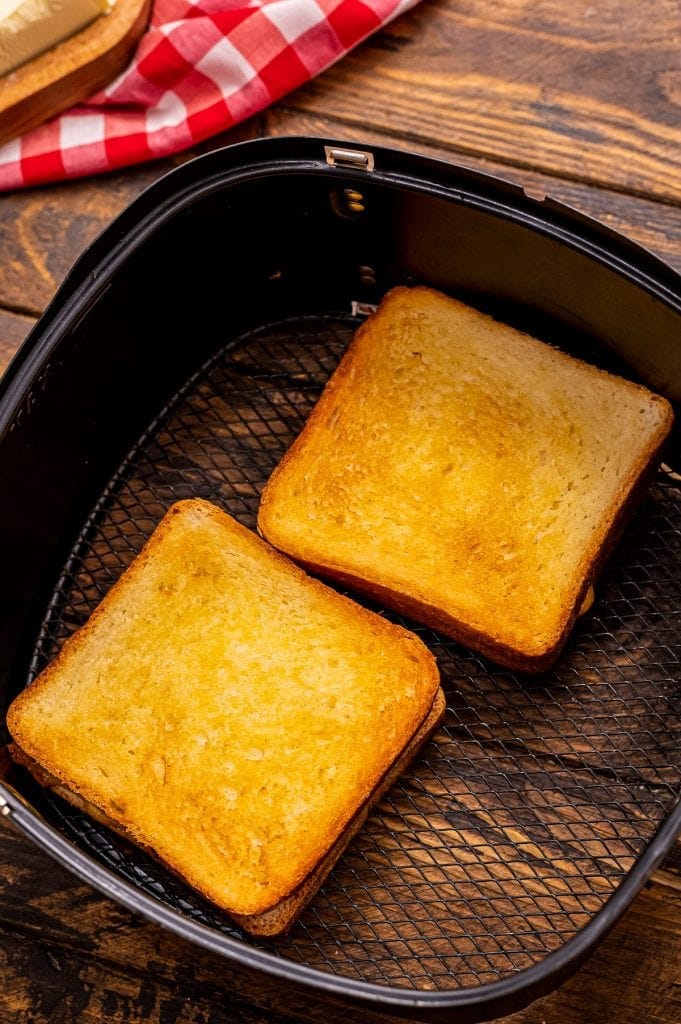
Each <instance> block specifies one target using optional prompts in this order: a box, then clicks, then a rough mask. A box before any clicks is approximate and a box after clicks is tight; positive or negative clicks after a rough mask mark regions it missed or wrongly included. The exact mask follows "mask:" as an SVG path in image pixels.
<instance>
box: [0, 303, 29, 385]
mask: <svg viewBox="0 0 681 1024" xmlns="http://www.w3.org/2000/svg"><path fill="white" fill-rule="evenodd" d="M34 323H35V321H34V320H33V318H32V317H28V316H20V315H19V314H18V313H8V312H6V311H5V310H3V309H0V376H2V374H3V373H4V371H5V369H6V368H7V364H8V363H9V361H10V359H11V358H12V356H13V355H14V353H15V352H16V350H17V349H18V348H19V346H20V345H21V343H22V342H23V340H24V338H25V337H26V335H27V334H28V332H29V331H30V329H31V327H32V326H33V324H34Z"/></svg>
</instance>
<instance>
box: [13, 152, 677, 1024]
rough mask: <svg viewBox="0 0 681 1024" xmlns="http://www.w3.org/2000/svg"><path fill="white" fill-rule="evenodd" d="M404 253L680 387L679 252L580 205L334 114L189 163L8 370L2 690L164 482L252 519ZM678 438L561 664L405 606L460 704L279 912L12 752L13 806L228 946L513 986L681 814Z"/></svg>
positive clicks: (57, 639) (151, 515)
mask: <svg viewBox="0 0 681 1024" xmlns="http://www.w3.org/2000/svg"><path fill="white" fill-rule="evenodd" d="M372 164H373V166H372ZM414 281H418V282H421V281H423V282H426V283H429V284H432V285H435V286H437V287H440V288H443V289H445V290H447V291H449V292H451V293H454V294H458V295H461V296H463V297H464V298H466V299H467V300H468V301H471V302H472V303H473V304H475V305H477V306H479V307H480V308H483V309H485V310H489V311H491V312H493V313H495V314H496V315H497V316H499V317H501V318H502V319H505V320H507V321H509V322H512V323H514V324H516V325H518V326H520V327H522V328H524V329H528V330H530V331H531V332H532V333H534V334H536V335H537V336H539V337H543V338H544V339H545V340H547V341H550V342H551V343H553V344H558V345H560V346H562V347H564V348H566V349H567V350H568V351H571V352H574V353H576V354H578V355H580V356H582V357H583V358H587V359H589V360H591V361H593V362H595V363H597V364H598V365H603V366H605V367H608V368H612V369H615V370H616V371H617V372H620V373H623V374H624V375H627V376H631V377H633V378H638V379H643V380H644V381H646V382H648V383H649V384H650V385H651V386H653V387H655V388H657V389H658V390H661V391H663V392H665V393H666V394H667V395H668V396H669V397H670V398H671V399H672V400H674V401H675V402H678V399H679V398H680V397H681V280H680V279H679V278H678V277H677V275H675V274H674V273H673V272H672V271H671V270H670V269H669V268H667V267H665V266H664V265H663V264H661V263H659V261H657V260H656V259H654V258H653V257H652V256H650V254H647V253H645V252H644V251H642V250H640V249H638V248H637V247H635V246H633V245H632V244H631V243H629V242H627V241H626V240H624V239H621V238H619V237H618V236H616V235H613V234H612V233H611V232H609V231H607V230H606V229H604V228H602V227H600V226H599V225H596V224H594V223H593V222H591V221H588V220H585V219H584V218H582V217H580V216H579V215H577V214H576V213H574V212H572V211H569V210H566V209H564V208H562V207H560V206H558V205H557V204H554V203H551V202H550V201H546V202H544V203H538V202H537V201H535V200H532V199H528V198H527V197H526V196H525V195H524V194H523V193H522V191H521V190H519V189H516V188H514V187H512V186H509V185H507V184H505V183H503V182H499V181H497V180H495V179H491V178H487V177H485V176H481V175H477V174H474V173H472V172H470V171H465V170H463V169H460V168H453V167H449V166H446V165H442V164H438V163H435V162H432V161H427V160H424V159H421V158H417V157H410V156H406V155H404V154H397V153H392V152H390V151H383V150H380V151H372V152H371V153H366V152H364V151H351V152H347V151H346V150H345V149H344V148H343V147H340V146H335V145H334V144H333V143H330V142H327V143H324V142H322V141H320V140H268V141H265V142H260V143H249V144H246V145H245V146H239V147H233V148H231V149H229V150H224V151H222V152H220V153H216V154H211V155H210V156H208V157H204V158H201V159H200V160H198V161H194V162H193V163H191V164H189V165H186V166H184V167H182V168H180V169H179V170H178V171H176V172H173V174H171V175H169V176H168V177H166V178H165V179H163V180H162V181H161V182H159V183H158V184H157V185H155V186H153V187H152V188H151V189H150V190H149V191H148V192H147V193H145V194H144V195H143V196H142V197H140V198H139V199H138V200H137V201H136V202H135V203H134V204H133V205H132V206H131V207H130V208H129V209H128V210H127V211H126V212H125V213H124V214H123V215H122V216H121V217H120V218H119V219H118V220H117V221H116V222H114V224H113V225H112V226H111V227H110V228H109V229H108V230H107V231H106V232H105V233H104V235H103V236H102V237H101V238H100V239H99V240H98V241H97V243H95V245H94V246H93V247H92V248H91V250H89V251H88V253H87V254H86V255H85V256H84V257H83V258H82V259H81V261H79V263H78V264H77V265H76V267H75V268H74V270H73V272H72V274H71V276H70V277H69V279H68V280H67V282H66V283H65V285H64V286H63V288H62V289H61V291H60V293H59V294H58V296H57V297H56V299H55V300H54V302H53V304H52V305H51V306H50V308H49V309H48V311H47V312H46V314H45V315H44V317H43V318H42V319H41V321H40V323H39V324H38V325H37V327H36V328H35V330H34V331H33V333H32V335H31V337H30V339H29V341H28V342H27V343H26V345H25V346H24V349H23V350H22V353H21V354H20V356H19V358H18V359H17V360H16V361H15V362H14V364H13V365H12V367H11V368H10V370H9V371H8V373H7V375H6V379H5V381H4V382H3V385H2V388H3V390H2V392H1V393H0V479H1V480H2V481H3V487H4V489H5V493H7V494H11V500H6V501H5V502H3V503H2V505H3V507H2V508H1V509H0V545H2V548H3V551H2V557H3V564H4V565H5V566H6V567H7V572H6V573H5V575H4V578H3V580H2V583H0V610H1V612H2V615H1V616H0V620H1V625H0V655H1V658H0V671H1V672H2V676H1V679H0V685H1V687H2V697H3V701H4V706H5V707H6V705H7V703H9V700H11V698H12V697H13V695H14V694H15V693H16V692H18V690H19V689H20V688H21V687H23V686H24V685H26V682H27V681H28V680H29V679H30V678H32V677H33V676H34V675H35V674H36V673H37V672H38V671H40V669H41V668H42V667H43V666H44V664H45V663H46V662H47V661H48V660H49V659H50V658H51V657H53V656H54V654H55V653H56V651H57V650H58V649H59V647H60V645H61V644H62V643H63V641H64V639H65V638H66V637H67V636H68V635H69V634H70V633H71V632H73V630H74V629H76V628H77V627H78V626H79V625H81V624H82V623H83V622H84V621H85V619H86V618H87V616H88V615H89V613H90V612H91V611H92V609H93V608H94V607H95V606H96V604H97V603H98V602H99V600H100V599H101V598H102V596H103V595H104V594H105V593H106V591H107V589H108V588H109V586H110V585H111V583H112V582H113V581H114V580H115V579H116V578H117V576H118V575H119V574H120V572H121V570H122V568H123V567H124V566H126V565H127V564H129V562H130V561H131V560H132V558H133V557H134V555H135V553H136V552H137V551H139V549H140V548H141V546H142V544H143V543H144V541H145V540H146V538H147V537H148V536H149V534H150V533H151V531H152V530H153V528H154V526H155V525H156V523H157V522H158V520H159V519H160V518H161V516H162V514H163V512H164V511H165V509H166V508H167V507H168V506H169V505H170V504H171V503H172V502H173V501H175V500H177V499H179V498H183V497H190V496H195V495H200V496H202V497H205V498H208V499H210V500H212V501H215V502H216V503H217V504H219V505H221V506H222V507H223V508H225V509H226V510H227V511H229V512H230V513H232V514H233V515H235V516H236V517H237V518H238V519H239V520H241V521H242V522H243V523H245V524H246V525H247V526H250V527H253V526H254V524H255V516H256V511H257V507H258V500H259V494H260V491H261V489H262V487H263V485H264V483H265V481H266V480H267V478H268V476H269V474H270V473H271V471H272V470H273V468H274V467H275V465H276V464H277V462H278V461H279V459H280V458H281V456H282V455H283V454H284V452H285V451H286V449H287V448H288V446H289V445H290V444H291V442H292V441H293V439H294V438H295V437H296V435H297V433H298V432H299V430H300V429H301V427H302V425H303V423H304V421H305V419H306V417H307V415H308V413H309V412H310V410H311V409H312V407H313V405H314V402H315V401H316V399H317V397H318V395H319V393H320V391H321V389H322V387H323V385H324V383H325V381H326V380H327V379H328V376H329V375H330V373H331V372H332V371H333V369H334V367H335V365H336V363H337V361H338V359H339V358H340V355H341V354H342V352H343V350H344V348H345V346H346V345H347V343H348V341H349V340H350V338H351V336H352V332H353V330H354V329H355V327H356V325H357V323H359V322H361V318H362V317H363V316H364V315H366V312H367V311H368V309H369V308H370V307H371V304H373V303H375V302H377V301H378V299H379V298H380V296H381V295H382V294H383V293H384V292H385V291H386V290H387V289H388V288H389V287H391V286H392V285H393V284H396V283H404V282H406V283H411V282H414ZM675 445H676V442H675V440H673V441H672V444H671V445H670V447H669V450H668V452H667V454H666V456H665V458H666V460H667V465H666V466H665V467H663V468H662V469H660V470H659V472H658V473H657V476H656V477H655V479H654V481H653V483H652V485H651V488H650V490H649V492H648V493H647V495H646V497H645V499H644V500H643V502H642V504H641V506H640V507H639V509H638V511H637V513H636V515H635V517H634V519H633V521H632V523H631V525H630V526H629V528H628V530H627V531H626V533H625V536H624V538H623V540H622V542H621V543H620V545H619V546H618V548H617V549H616V551H615V553H614V555H613V556H612V557H611V559H610V560H609V562H608V564H607V567H606V569H605V571H604V573H603V575H602V578H601V580H600V582H599V584H598V586H597V601H596V604H595V607H594V609H593V610H592V612H591V613H589V615H587V616H586V617H584V618H583V619H582V620H581V621H580V623H579V624H578V626H577V628H576V629H575V632H574V635H573V637H572V638H571V640H570V642H569V644H568V646H567V648H566V651H565V653H564V655H563V656H562V657H561V659H560V661H559V663H558V665H557V666H556V668H555V669H554V670H552V671H551V672H548V673H545V674H543V675H540V676H536V677H524V676H522V675H516V674H514V673H511V672H508V671H505V670H502V669H499V668H497V667H495V666H493V665H492V664H491V663H489V662H487V661H485V659H483V658H481V657H478V656H476V655H473V654H472V653H470V652H469V651H467V650H465V649H464V648H463V647H461V646H459V645H458V644H456V643H454V642H453V641H450V640H447V639H446V638H443V637H442V636H439V635H438V634H436V633H434V632H432V631H431V630H428V629H424V628H422V627H419V626H417V625H415V624H414V623H411V622H408V623H407V625H409V626H410V628H414V629H415V630H416V631H417V632H419V633H420V635H421V636H422V637H423V639H424V640H425V641H426V643H428V644H429V645H430V647H431V649H432V650H433V651H434V653H435V654H436V656H437V659H438V663H439V666H440V670H441V674H442V679H443V685H444V689H445V693H446V696H447V703H448V711H447V719H446V724H445V727H444V728H443V729H442V730H441V731H440V732H439V733H438V734H437V736H436V738H435V739H434V741H433V742H432V743H431V744H430V745H429V747H428V748H427V749H426V750H425V752H424V754H423V755H422V756H421V757H420V759H419V760H418V761H417V763H416V764H415V765H414V766H413V767H412V769H411V770H410V771H409V772H408V773H406V774H405V776H404V777H403V779H402V780H401V781H400V782H399V783H398V784H397V785H396V786H395V787H394V788H393V790H392V791H391V792H390V793H389V794H388V796H387V797H386V798H385V799H384V800H383V801H382V802H381V804H380V805H379V806H378V808H377V809H376V810H375V812H374V813H373V815H372V816H371V818H370V819H369V821H368V822H367V824H366V826H365V827H364V828H363V829H362V830H361V832H360V834H359V836H358V837H357V838H356V839H355V840H354V841H353V843H352V844H351V846H350V848H349V849H348V851H347V852H346V854H345V855H344V857H343V859H342V860H341V862H340V863H339V864H338V865H337V867H336V868H335V870H334V871H333V873H332V875H331V876H330V878H329V880H328V881H327V883H326V884H325V886H324V887H323V888H322V890H321V891H320V893H319V894H318V895H317V896H316V898H315V899H314V900H313V902H312V903H311V905H310V907H309V908H308V909H307V910H306V911H305V912H304V913H303V915H302V917H301V918H300V920H299V922H298V923H296V924H295V925H294V927H293V928H292V930H291V931H290V933H289V934H288V935H287V936H286V937H284V938H282V939H279V940H275V941H265V940H255V939H252V938H249V937H247V936H245V935H244V934H243V933H242V932H240V930H239V929H238V928H236V927H235V926H234V925H233V924H231V923H230V921H229V920H228V918H227V917H226V916H225V915H223V914H222V913H221V912H219V911H218V910H217V909H215V908H213V907H211V906H210V905H208V904H207V903H206V902H205V901H203V900H202V899H201V898H200V897H198V896H197V895H196V894H195V893H194V892H193V891H191V890H190V889H189V888H188V887H187V886H185V885H184V884H183V883H181V882H180V881H179V880H177V879H176V878H175V877H174V876H172V875H170V874H169V873H168V872H167V871H166V870H165V869H164V868H163V867H161V866H160V865H159V864H157V863H156V862H155V861H154V860H153V859H152V858H150V857H148V856H147V855H146V854H144V853H143V852H141V851H139V850H137V849H136V848H133V847H132V846H130V845H129V844H127V843H126V842H125V841H124V840H122V839H120V838H118V837H116V836H114V835H112V834H111V833H110V832H109V831H108V830H107V829H106V828H105V827H103V826H102V825H99V824H97V823H96V822H94V821H93V820H91V819H89V818H87V817H86V816H84V815H82V814H81V813H79V812H77V811H75V810H74V809H73V808H71V807H69V806H68V805H66V804H65V803H64V802H63V801H61V800H60V799H59V798H58V797H56V796H53V795H50V794H47V793H45V792H44V791H42V790H40V789H39V787H37V786H36V785H35V784H33V783H32V782H31V780H30V779H29V778H28V777H27V776H26V775H25V773H23V772H22V771H20V770H19V769H18V768H12V767H11V766H6V767H5V768H4V777H5V785H3V786H0V803H4V805H5V809H6V811H7V812H8V813H10V815H11V816H12V817H13V818H14V820H15V821H16V822H17V824H18V825H20V826H21V827H23V828H24V829H25V830H26V831H27V832H28V833H29V834H30V835H31V836H33V837H34V838H35V839H36V841H37V842H38V843H40V844H41V845H42V846H43V847H45V848H46V849H47V850H49V851H50V852H51V853H52V854H53V855H54V856H56V857H57V858H58V859H60V860H61V861H62V862H63V863H65V864H67V865H68V866H69V867H71V868H72V870H74V871H76V872H77V873H78V874H80V875H81V876H82V877H84V878H87V879H88V880H89V881H91V882H92V883H93V884H95V885H97V886H98V887H100V888H101V889H103V891H105V892H107V893H109V894H110V895H112V896H114V897H115V898H117V899H119V900H120V901H121V902H123V903H125V904H126V905H127V906H130V907H132V908H134V909H138V910H141V911H142V912H143V913H145V914H147V915H148V916H149V917H151V918H153V919H155V920H157V921H159V922H160V923H162V924H164V925H165V926H167V927H170V928H172V929H173V930H175V931H176V932H179V933H180V934H182V935H184V936H185V937H187V938H188V939H191V940H192V941H194V942H197V943H199V944H200V945H203V946H206V947H208V948H211V949H213V950H217V951H219V952H221V953H223V954H224V955H225V956H227V957H229V958H231V959H233V960H235V961H237V962H240V963H243V964H245V965H249V966H251V967H253V968H255V969H260V970H263V971H267V972H269V973H271V974H275V975H279V976H281V977H286V978H289V979H291V980H293V981H296V982H300V983H302V984H304V985H307V986H309V987H311V988H313V989H316V990H317V991H318V992H322V991H325V992H327V993H330V994H333V995H334V996H336V997H339V996H340V997H344V998H346V999H348V1000H352V1001H354V1002H359V1003H361V1004H363V1005H364V1006H366V1007H370V1006H372V1007H375V1008H378V1009H383V1010H384V1011H389V1012H391V1013H394V1014H398V1015H403V1016H406V1017H409V1018H412V1019H422V1020H452V1021H453V1020H457V1019H460V1020H464V1019H465V1020H466V1021H472V1020H483V1019H489V1018H491V1017H493V1016H498V1015H500V1014H503V1013H508V1012H511V1011H513V1010H515V1009H518V1008H520V1007H521V1006H523V1005H525V1004H526V1003H527V1002H529V1001H530V1000H531V999H533V998H536V997H537V996H538V995H540V994H542V993H543V992H545V991H547V990H548V989H549V988H551V987H553V986H554V985H556V984H558V983H559V982H560V981H561V980H562V979H563V978H564V977H566V976H567V975H568V974H569V973H570V972H571V971H572V970H573V969H574V968H575V967H576V966H577V965H578V963H579V962H580V961H581V959H583V957H584V956H585V955H586V954H587V953H588V952H589V951H590V950H591V949H592V948H593V947H594V946H595V944H596V943H597V942H598V941H599V940H600V939H601V938H602V937H603V936H604V935H605V934H606V933H607V931H608V929H609V928H610V927H611V926H612V924H613V923H614V922H615V920H616V919H617V917H618V916H619V915H620V914H621V913H622V912H623V910H624V909H625V908H626V906H627V905H628V904H629V902H630V901H631V899H633V897H634V895H635V894H636V892H637V891H638V889H639V888H640V886H641V885H642V884H643V882H644V881H645V878H646V877H647V876H648V874H649V873H650V871H651V870H652V869H653V867H654V866H655V864H656V863H657V862H658V861H659V860H660V859H661V858H662V857H663V856H664V854H665V852H666V851H667V850H668V849H669V847H670V846H671V844H672V842H673V839H674V836H675V834H676V831H677V830H678V828H679V826H680V825H681V807H680V806H679V805H678V796H679V793H680V792H681V756H680V754H679V750H681V687H680V684H679V654H680V652H681V643H680V640H681V630H680V623H679V616H680V609H681V593H680V590H681V586H680V582H679V581H680V578H681V574H680V571H679V570H680V568H681V488H680V484H681V480H680V479H679V477H678V476H677V474H676V473H675V471H674V470H675V468H678V463H677V461H675V460H676V459H677V453H676V447H675ZM401 621H404V620H401ZM6 738H7V737H6V736H5V739H6Z"/></svg>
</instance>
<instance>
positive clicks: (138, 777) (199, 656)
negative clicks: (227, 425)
mask: <svg viewBox="0 0 681 1024" xmlns="http://www.w3.org/2000/svg"><path fill="white" fill-rule="evenodd" d="M438 687H439V674H438V672H437V667H436V664H435V661H434V658H433V657H432V655H431V654H430V652H429V651H428V650H427V648H425V646H424V645H423V644H422V643H421V641H419V640H418V638H417V637H415V636H414V635H413V634H411V633H409V632H408V631H406V630H403V629H401V628H399V627H396V626H394V625H392V624H390V623H388V622H387V621H385V620H384V619H382V618H381V617H380V616H377V615H375V614H373V613H371V612H368V611H367V610H366V609H363V608H360V606H358V605H356V604H355V602H353V601H350V600H349V599H347V598H344V597H342V596H341V595H339V594H336V593H335V592H333V591H331V590H329V589H328V588H327V587H325V586H324V585H323V584H321V583H319V581H316V580H312V579H310V578H309V577H308V576H307V575H306V574H305V573H304V572H303V571H302V570H301V569H300V568H298V567H296V566H294V565H293V564H292V563H290V562H289V561H288V560H287V559H285V558H284V557H283V556H281V555H280V554H278V553H277V552H275V551H273V550H272V549H271V548H269V547H268V546H267V545H266V544H265V543H264V542H263V541H262V540H260V538H258V537H257V536H256V535H255V534H253V533H251V532H250V531H248V530H246V529H244V528H243V527H241V526H240V525H239V524H237V523H236V522H235V521H234V520H232V519H231V518H230V517H229V516H227V515H226V514H225V513H223V512H221V511H220V510H219V509H216V508H215V507H214V506H211V505H209V504H208V503H207V502H203V501H200V500H195V501H190V502H181V503H178V505H176V506H174V507H173V509H171V511H170V512H169V513H168V514H167V516H166V517H165V518H164V520H163V521H162V523H161V524H160V526H159V527H158V528H157V530H156V531H155V533H154V535H153V536H152V538H151V540H150V541H149V542H148V544H147V546H146V547H145V549H144V551H143V552H142V553H141V555H140V556H138V558H137V559H136V560H135V562H134V563H133V564H132V565H131V567H130V568H129V569H128V570H127V571H126V573H124V575H123V576H122V577H121V579H120V580H119V581H118V582H117V583H116V584H115V585H114V587H113V588H112V589H111V591H110V593H109V595H107V597H106V598H105V599H104V601H103V602H102V604H101V605H100V606H99V608H98V609H97V610H96V611H95V612H94V613H93V615H92V616H91V618H90V620H89V622H88V623H87V624H86V626H85V627H84V628H83V629H82V630H80V631H79V632H78V633H77V634H75V635H74V636H73V637H72V638H71V639H70V640H69V641H68V642H67V643H66V644H65V646H64V648H63V650H62V652H61V654H60V655H59V657H58V658H57V659H56V660H55V662H53V663H52V665H51V666H49V667H48V668H47V669H46V670H45V672H43V673H42V674H41V675H40V676H39V677H38V679H37V680H35V682H34V683H33V684H32V685H31V686H30V687H28V688H27V690H25V691H24V692H23V693H22V694H20V695H19V697H18V698H17V699H16V700H15V701H14V702H13V704H12V706H11V708H10V710H9V712H8V718H7V721H8V727H9V730H10V733H11V734H12V737H13V739H14V741H15V743H16V744H17V745H18V746H19V747H20V748H21V750H22V751H24V752H25V754H26V755H27V756H28V757H29V758H32V759H34V760H35V761H36V762H37V763H38V764H39V765H41V766H42V768H43V769H45V770H46V771H47V772H48V773H49V774H50V775H52V776H54V777H55V778H56V779H57V780H58V781H59V783H61V784H62V785H63V786H64V787H66V788H67V789H68V790H70V791H72V792H75V793H76V794H78V795H79V796H80V797H82V798H83V799H84V800H86V801H88V802H89V803H91V804H94V805H95V806H96V807H97V808H99V809H100V811H102V812H103V813H104V814H105V815H107V816H108V817H109V818H111V819H112V820H113V821H114V822H115V823H117V825H118V826H120V827H121V828H122V829H124V830H125V831H126V832H127V833H128V835H129V836H130V837H131V838H132V839H134V840H135V841H136V842H138V843H139V844H140V845H142V846H145V847H147V848H149V849H151V850H153V851H154V853H155V854H156V855H157V856H158V857H159V859H161V860H162V861H163V862H164V863H166V864H167V865H168V866H169V867H171V868H172V869H173V870H175V871H176V872H177V873H178V874H181V875H182V876H183V877H184V878H185V879H186V880H187V881H188V882H189V883H190V884H191V885H193V886H194V887H195V888H197V889H198V890H199V891H201V892H202V893H203V894H204V895H206V896H207V897H208V898H209V899H211V900H213V901H214V902H215V903H217V904H218V905H219V906H221V907H223V908H224V909H225V910H226V911H227V912H228V913H230V914H231V915H232V916H241V917H244V919H252V922H253V923H254V925H255V926H257V924H258V919H259V917H260V915H262V914H264V913H268V912H270V911H272V910H273V908H276V907H277V906H278V905H279V904H280V903H281V902H282V900H284V899H287V898H288V897H290V896H291V894H292V893H295V892H297V891H298V890H299V889H300V887H301V886H302V885H303V883H304V882H305V879H307V878H308V877H310V876H311V875H312V874H313V873H314V872H315V871H317V869H318V865H319V863H320V862H321V861H323V860H324V858H325V857H326V856H327V854H328V852H329V850H330V849H331V848H332V847H333V846H334V845H335V844H336V843H337V842H338V840H339V837H340V836H341V835H343V833H344V831H345V830H346V829H347V828H348V827H349V823H350V822H351V821H352V819H353V818H354V817H355V816H356V815H357V813H358V808H360V807H362V806H363V805H364V804H365V803H366V801H367V800H368V799H369V798H370V796H371V794H372V793H373V792H374V790H376V788H377V786H379V785H380V782H381V780H382V779H383V778H384V776H385V775H386V772H389V771H390V770H391V768H392V766H393V764H394V763H395V762H396V761H397V760H399V758H400V756H401V754H402V752H403V751H404V749H405V747H408V746H409V744H410V743H411V742H412V739H413V737H414V735H415V734H416V733H417V732H418V731H419V729H420V728H421V726H422V723H423V721H424V719H425V718H426V717H427V715H428V714H429V713H430V710H431V708H432V704H433V700H434V697H435V695H436V694H437V691H438Z"/></svg>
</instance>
